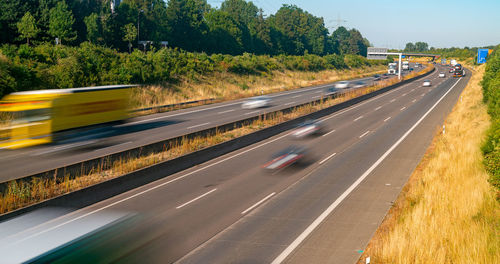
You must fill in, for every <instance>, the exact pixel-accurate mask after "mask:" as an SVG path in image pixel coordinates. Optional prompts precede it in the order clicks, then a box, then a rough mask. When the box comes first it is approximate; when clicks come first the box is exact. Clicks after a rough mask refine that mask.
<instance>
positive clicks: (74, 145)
mask: <svg viewBox="0 0 500 264" xmlns="http://www.w3.org/2000/svg"><path fill="white" fill-rule="evenodd" d="M95 142H97V140H91V141H85V142H77V143H73V144H68V145H64V146H59V147H54V148H52V149H49V150H46V151H42V152H37V153H34V154H31V156H40V155H44V154H49V153H52V152H57V151H61V150H65V149H70V148H75V147H80V146H85V145H89V144H92V143H95Z"/></svg>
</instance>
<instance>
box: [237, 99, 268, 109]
mask: <svg viewBox="0 0 500 264" xmlns="http://www.w3.org/2000/svg"><path fill="white" fill-rule="evenodd" d="M270 102H271V98H269V97H267V96H257V97H253V98H250V99H249V100H247V101H245V102H243V104H241V108H243V109H254V108H260V107H265V106H268V105H269V103H270Z"/></svg>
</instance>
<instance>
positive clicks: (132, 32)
mask: <svg viewBox="0 0 500 264" xmlns="http://www.w3.org/2000/svg"><path fill="white" fill-rule="evenodd" d="M135 38H137V29H136V28H135V26H134V24H132V23H129V24H127V25H125V26H124V27H123V41H127V42H128V48H129V52H130V49H131V48H132V41H134V40H135Z"/></svg>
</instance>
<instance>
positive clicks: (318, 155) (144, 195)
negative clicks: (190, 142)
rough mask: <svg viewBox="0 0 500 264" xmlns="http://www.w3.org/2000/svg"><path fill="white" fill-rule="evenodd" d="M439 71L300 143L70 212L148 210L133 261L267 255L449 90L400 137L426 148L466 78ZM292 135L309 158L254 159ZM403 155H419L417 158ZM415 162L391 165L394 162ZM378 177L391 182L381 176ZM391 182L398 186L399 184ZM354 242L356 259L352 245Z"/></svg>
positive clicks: (228, 160) (267, 144)
mask: <svg viewBox="0 0 500 264" xmlns="http://www.w3.org/2000/svg"><path fill="white" fill-rule="evenodd" d="M435 76H437V72H436V73H435V74H433V75H432V76H431V80H433V86H432V87H430V88H423V87H421V86H420V85H421V81H418V82H416V83H413V84H407V85H405V86H403V87H400V88H397V89H395V90H393V91H390V92H388V93H385V94H383V95H380V96H377V97H375V98H373V99H370V100H368V101H365V102H362V103H360V104H357V105H355V106H353V107H351V108H349V109H346V110H343V111H341V112H339V113H336V114H333V115H331V116H329V117H326V118H325V121H324V122H325V123H326V125H327V127H328V130H329V132H328V133H325V134H324V135H323V136H321V137H316V138H311V139H308V140H305V141H298V142H297V141H295V140H293V139H291V138H290V136H289V135H287V134H286V133H284V134H281V135H278V136H275V137H273V138H271V139H269V140H266V141H264V142H261V143H259V144H256V145H253V146H249V147H247V148H244V149H241V150H238V151H236V152H233V153H230V154H228V155H225V156H223V157H220V158H217V159H215V160H213V161H210V162H207V163H205V164H202V165H200V166H197V167H195V168H191V169H189V170H186V171H184V172H181V173H178V174H176V175H173V176H172V177H168V178H165V179H162V180H159V181H157V182H154V183H151V184H148V185H146V186H143V187H141V188H137V189H135V190H132V191H130V192H127V193H125V194H122V195H119V196H117V197H114V198H112V199H109V200H107V201H103V202H101V203H98V204H96V205H93V206H90V207H88V208H84V209H83V210H79V211H77V212H75V215H82V214H91V213H92V212H96V211H106V210H113V211H127V212H130V211H132V212H139V213H143V214H145V215H147V216H148V217H147V219H148V224H149V223H150V222H154V225H152V226H155V229H154V233H155V235H154V238H152V239H151V240H150V242H149V243H147V244H146V245H145V246H143V247H142V248H141V250H138V251H135V252H134V253H133V254H131V255H129V256H128V257H129V258H130V259H131V260H132V261H133V260H143V261H144V260H148V261H150V262H172V261H176V260H178V259H179V258H181V257H183V256H184V258H183V259H182V261H181V262H186V263H199V262H205V263H207V262H209V263H227V262H238V263H241V262H244V263H245V262H248V263H256V262H257V263H262V262H271V261H272V260H273V259H274V258H275V257H276V256H278V254H280V252H282V251H283V250H284V248H286V247H287V246H288V245H289V244H290V243H292V241H293V240H294V239H296V237H297V236H298V235H299V234H300V232H302V230H304V229H305V228H306V227H307V226H308V225H310V224H311V222H312V221H313V220H314V219H315V218H316V217H317V216H318V215H320V214H321V212H322V211H323V210H325V208H326V207H328V206H329V204H330V203H331V202H332V201H333V200H335V199H337V198H338V197H339V195H340V194H342V193H343V192H344V191H345V190H346V188H347V187H348V186H350V185H351V184H352V182H353V181H355V179H356V178H357V177H359V175H361V174H362V173H363V171H366V169H367V168H368V167H369V166H370V165H371V164H372V163H373V161H374V160H376V159H377V158H378V157H380V155H381V154H382V153H383V152H384V151H385V150H386V149H387V148H388V146H391V145H392V144H394V142H395V141H396V140H397V139H398V138H399V137H400V136H401V135H402V134H404V132H405V131H407V129H408V128H409V127H411V125H412V124H414V123H415V121H416V120H418V119H419V118H420V117H421V116H422V115H423V113H425V112H426V111H428V109H429V108H430V107H431V106H432V105H433V104H435V102H436V101H438V100H439V98H441V97H442V96H443V95H444V94H445V93H447V91H451V92H449V93H448V94H447V96H446V97H443V98H445V100H443V103H442V104H438V107H437V108H436V109H435V110H436V111H433V112H431V113H432V114H433V116H434V115H436V116H437V117H438V118H437V119H436V118H428V119H425V120H426V122H427V120H429V123H430V124H427V123H425V124H422V125H421V126H419V127H418V128H419V129H420V128H422V129H421V130H423V131H419V133H418V134H417V133H416V134H415V135H414V137H416V138H415V139H413V140H414V141H410V142H406V141H405V142H404V143H403V145H407V144H409V146H410V149H411V148H414V147H415V146H414V145H413V144H416V147H417V148H419V147H420V148H423V149H424V151H425V147H426V144H422V140H423V139H429V138H431V137H432V133H433V132H434V129H435V126H436V125H437V124H439V120H440V118H442V117H443V116H444V113H445V112H446V111H447V110H449V109H451V106H452V105H453V103H454V102H455V101H456V96H457V94H458V93H459V92H460V90H461V89H462V88H463V85H464V84H465V82H466V81H463V80H462V81H461V82H458V84H457V85H455V86H456V87H454V89H453V90H450V87H452V85H453V84H454V83H455V82H457V81H458V79H452V78H446V79H437V78H436V77H435ZM454 100H455V101H454ZM389 117H390V118H389ZM388 118H389V119H388ZM422 134H423V135H422ZM425 135H426V136H425ZM412 137H413V136H412ZM424 141H425V140H424ZM424 143H425V142H424ZM290 144H301V145H307V146H308V147H309V149H310V150H311V153H312V154H313V155H312V156H310V157H309V161H310V163H309V164H306V165H303V166H301V167H299V166H294V167H290V168H288V169H286V170H284V171H280V172H279V173H271V174H268V173H263V172H262V170H261V169H260V168H259V166H260V165H262V164H263V163H265V162H266V161H267V160H268V159H269V155H270V154H271V153H273V152H274V151H277V150H279V149H281V148H284V147H286V146H288V145H290ZM408 153H410V154H415V153H414V152H412V151H409V152H408ZM418 153H419V152H418ZM418 153H417V154H418ZM406 159H407V160H409V161H413V164H416V162H417V161H418V159H419V157H414V156H408V157H406ZM403 163H404V162H403ZM384 164H385V163H382V165H384ZM392 164H393V165H394V163H392ZM396 165H397V163H396ZM410 167H411V166H410ZM412 169H413V168H407V167H404V168H400V167H397V168H396V169H395V168H392V171H394V172H398V171H404V170H410V171H411V170H412ZM394 176H398V177H401V175H394ZM402 178H404V177H402ZM399 181H400V182H399V183H394V182H393V183H394V184H395V185H396V186H399V188H400V187H401V186H402V183H404V182H405V179H399ZM366 182H367V183H368V182H369V183H370V185H369V187H373V186H375V187H376V186H377V185H380V182H379V180H378V179H377V175H370V177H369V178H367V180H366ZM383 183H384V184H385V183H387V182H386V179H384V178H383ZM383 186H385V185H383ZM361 187H363V186H360V189H361ZM365 189H366V188H363V190H365ZM374 189H375V188H374ZM392 191H393V192H396V193H397V192H399V189H394V190H392ZM367 193H368V194H369V195H370V194H371V195H375V197H374V198H372V197H370V196H368V197H364V198H365V199H368V201H378V198H379V196H381V195H380V194H379V193H378V192H376V193H370V192H367ZM358 206H359V205H358ZM389 206H390V204H386V207H387V208H382V211H383V212H384V213H385V211H384V209H385V210H386V209H388V207H389ZM341 209H342V210H341ZM338 210H341V211H335V215H337V214H340V215H352V214H354V215H356V213H357V212H358V211H357V210H354V211H353V210H351V208H350V207H349V208H343V207H342V208H339V209H338ZM372 211H373V210H372ZM377 212H379V211H377ZM372 213H373V212H372ZM379 215H380V212H379ZM382 215H383V213H382ZM379 218H380V217H379ZM373 221H374V222H377V221H376V220H373ZM351 223H352V224H356V225H355V227H356V228H355V229H356V230H363V231H366V228H360V227H359V225H360V224H364V223H365V222H363V221H360V222H357V221H351ZM342 224H343V225H344V226H345V225H348V224H349V222H347V223H345V222H343V223H342ZM370 224H371V227H372V229H373V228H376V225H373V224H372V223H370ZM145 225H146V224H145ZM345 229H346V228H344V229H342V230H345ZM349 232H350V233H349V234H352V233H353V231H352V230H350V231H349ZM368 233H369V232H368ZM370 234H371V233H370ZM340 235H343V239H344V240H347V238H346V237H349V235H346V234H345V233H342V232H340ZM356 237H359V236H356ZM336 238H339V237H338V236H337V237H336ZM209 239H210V240H209ZM207 240H209V241H208V242H207ZM342 241H343V240H342ZM362 241H365V240H362ZM200 245H201V246H200ZM197 247H198V248H197ZM358 247H359V245H358ZM195 248H197V249H196V250H194V249H195ZM351 251H352V252H351V258H352V255H356V254H355V251H354V250H353V249H351ZM189 252H191V253H189ZM186 254H188V255H187V256H186ZM301 256H303V255H301ZM202 260H203V261H202Z"/></svg>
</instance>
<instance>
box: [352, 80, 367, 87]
mask: <svg viewBox="0 0 500 264" xmlns="http://www.w3.org/2000/svg"><path fill="white" fill-rule="evenodd" d="M365 86H366V82H365V81H357V82H354V85H353V88H363V87H365Z"/></svg>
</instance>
